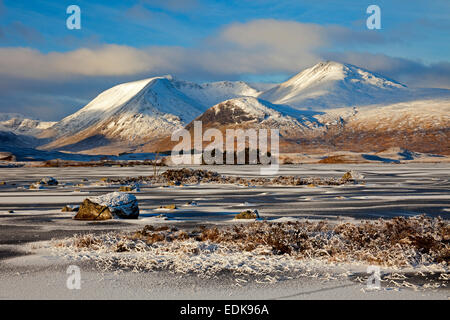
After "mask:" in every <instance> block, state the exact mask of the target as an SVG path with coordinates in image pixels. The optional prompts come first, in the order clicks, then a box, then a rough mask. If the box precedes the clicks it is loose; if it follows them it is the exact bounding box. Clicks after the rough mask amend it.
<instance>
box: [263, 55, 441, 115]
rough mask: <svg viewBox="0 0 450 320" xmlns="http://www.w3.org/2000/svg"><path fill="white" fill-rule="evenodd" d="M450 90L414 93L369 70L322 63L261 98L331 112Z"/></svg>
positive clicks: (410, 98)
mask: <svg viewBox="0 0 450 320" xmlns="http://www.w3.org/2000/svg"><path fill="white" fill-rule="evenodd" d="M448 92H449V90H413V89H409V88H407V87H406V86H405V85H403V84H401V83H398V82H396V81H394V80H390V79H387V78H385V77H382V76H380V75H377V74H375V73H372V72H370V71H368V70H365V69H362V68H359V67H356V66H353V65H349V64H342V63H337V62H333V61H328V62H321V63H318V64H316V65H315V66H313V67H311V68H308V69H306V70H304V71H302V72H300V73H299V74H297V75H295V76H294V77H292V78H290V79H289V80H287V81H286V82H283V83H281V84H280V85H278V86H275V87H273V88H272V89H270V90H267V91H265V92H263V93H261V94H260V95H259V98H261V99H265V100H268V101H271V102H273V103H276V104H287V105H290V106H291V107H294V108H297V109H307V110H315V111H319V110H327V109H331V108H340V107H353V106H355V107H357V106H365V105H377V104H391V103H396V102H402V101H411V100H415V99H419V98H424V97H425V96H428V97H433V96H434V95H435V94H436V93H439V94H445V95H447V96H449V94H448Z"/></svg>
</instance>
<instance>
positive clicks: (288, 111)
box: [139, 97, 324, 152]
mask: <svg viewBox="0 0 450 320" xmlns="http://www.w3.org/2000/svg"><path fill="white" fill-rule="evenodd" d="M311 115H312V114H311V112H308V111H306V112H305V111H301V110H297V109H294V108H291V107H289V106H286V105H275V104H272V103H270V102H268V101H265V100H261V99H258V98H255V97H240V98H234V99H229V100H225V101H222V102H220V103H218V104H216V105H215V106H213V107H211V108H209V109H208V110H206V111H205V112H204V113H203V114H202V115H201V116H199V117H197V118H196V119H194V121H200V122H201V124H202V130H203V132H205V131H206V130H207V129H211V128H214V129H217V130H219V131H221V132H222V133H225V131H226V129H249V128H252V129H278V130H279V132H280V136H281V144H286V142H287V141H286V139H285V137H287V138H288V139H294V138H295V137H300V136H305V135H306V136H311V135H317V132H318V131H320V130H321V129H320V128H321V127H322V128H324V126H323V125H322V124H321V123H320V122H319V121H318V120H317V119H315V118H314V117H312V116H311ZM194 121H192V122H191V123H189V124H188V125H187V126H185V129H186V130H188V131H189V132H190V133H191V136H193V134H194ZM209 143H210V142H208V141H204V142H203V144H204V146H206V145H208V144H209ZM176 144H178V141H171V138H170V136H168V137H166V138H165V139H162V140H161V141H160V142H158V143H157V144H153V143H152V144H146V145H144V146H142V148H141V149H139V151H141V152H156V151H164V152H167V151H170V150H171V148H173V147H174V146H175V145H176Z"/></svg>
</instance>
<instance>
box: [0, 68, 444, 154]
mask: <svg viewBox="0 0 450 320" xmlns="http://www.w3.org/2000/svg"><path fill="white" fill-rule="evenodd" d="M449 101H450V90H445V89H426V90H425V89H423V90H420V89H410V88H408V87H406V86H405V85H403V84H401V83H398V82H396V81H394V80H390V79H387V78H385V77H383V76H381V75H377V74H375V73H372V72H370V71H367V70H364V69H362V68H359V67H356V66H353V65H348V64H341V63H337V62H330V61H329V62H321V63H318V64H317V65H315V66H313V67H311V68H308V69H306V70H304V71H302V72H300V73H299V74H297V75H296V76H294V77H292V78H291V79H289V80H287V81H286V82H283V83H281V84H279V85H276V86H271V88H269V89H268V90H266V91H264V92H260V91H258V90H257V89H255V88H252V87H251V86H250V85H248V84H246V83H245V82H242V81H237V82H229V81H221V82H212V83H205V84H196V83H192V82H187V81H183V80H179V79H174V78H172V77H171V76H162V77H154V78H149V79H144V80H140V81H134V82H129V83H124V84H120V85H117V86H115V87H112V88H110V89H108V90H106V91H104V92H102V93H101V94H99V95H98V96H97V97H96V98H95V99H93V100H92V101H91V102H90V103H89V104H87V105H86V106H85V107H83V108H82V109H80V110H79V111H78V112H76V113H74V114H72V115H70V116H68V117H66V118H64V119H62V120H61V121H59V122H57V123H56V124H54V125H51V124H48V123H38V122H36V123H35V122H32V121H33V120H30V121H31V122H30V121H28V120H26V119H22V118H20V119H22V120H18V119H19V117H14V116H3V118H2V117H1V116H0V125H2V124H3V125H5V123H6V122H7V123H8V125H9V128H14V130H11V129H10V130H9V131H10V132H13V133H16V134H21V135H23V132H29V133H30V135H36V134H37V136H38V137H39V138H40V139H41V140H40V141H44V140H42V139H48V140H45V141H50V142H49V143H47V144H46V145H44V146H41V147H40V148H42V149H47V150H62V151H71V152H81V153H91V154H117V153H119V152H124V151H126V152H137V151H139V152H153V151H168V150H170V145H171V141H170V136H171V134H172V132H174V131H175V130H176V129H179V128H182V127H186V128H188V129H190V126H192V125H191V124H190V123H191V122H192V121H193V120H194V119H197V120H200V121H202V122H203V128H204V129H207V128H213V127H214V128H218V129H220V130H225V129H226V128H240V127H241V128H249V127H254V128H277V129H279V130H280V133H281V138H280V142H281V143H282V145H283V146H284V147H285V150H284V151H285V152H302V151H305V150H306V149H308V150H311V149H314V150H316V149H317V150H320V149H321V148H327V149H329V148H344V149H346V150H347V149H358V148H362V149H370V148H373V149H376V150H380V149H382V148H384V147H403V148H407V149H412V148H411V147H410V145H413V146H414V147H417V151H424V150H425V149H426V150H429V149H432V150H431V151H430V152H434V151H436V150H437V151H438V152H441V153H446V152H447V153H450V147H449V142H448V141H449V140H450V139H448V138H449V128H450V119H449V116H448V114H449V111H450V110H449V104H450V103H449ZM13 119H15V120H13ZM48 126H50V127H48ZM47 127H48V128H47ZM0 128H1V127H0ZM21 128H22V129H21ZM24 128H34V129H33V130H34V131H33V130H28V129H27V130H25V129H24ZM20 130H22V131H23V132H19V131H20ZM9 140H11V139H9ZM424 141H426V143H422V142H424ZM437 143H438V144H439V146H438V147H433V146H436V145H437ZM431 147H433V148H434V149H433V148H431ZM282 149H283V147H282ZM358 150H359V149H358ZM282 151H283V150H282Z"/></svg>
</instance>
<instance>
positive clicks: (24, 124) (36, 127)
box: [0, 113, 56, 136]
mask: <svg viewBox="0 0 450 320" xmlns="http://www.w3.org/2000/svg"><path fill="white" fill-rule="evenodd" d="M55 123H56V122H52V121H40V120H35V119H28V118H26V117H25V116H24V115H22V114H18V113H0V131H7V132H12V133H14V134H19V135H27V136H36V135H38V134H40V133H41V132H42V131H43V130H45V129H47V128H49V127H51V126H52V125H54V124H55Z"/></svg>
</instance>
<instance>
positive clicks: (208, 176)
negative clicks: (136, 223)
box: [108, 168, 356, 186]
mask: <svg viewBox="0 0 450 320" xmlns="http://www.w3.org/2000/svg"><path fill="white" fill-rule="evenodd" d="M348 175H350V176H348ZM354 175H355V173H354V172H353V171H351V172H349V173H346V175H344V177H345V178H344V177H342V178H336V177H324V178H319V177H299V176H278V177H275V178H268V177H257V178H245V177H235V176H223V175H220V174H219V173H217V172H214V171H208V170H201V169H186V168H183V169H170V170H167V171H165V172H163V173H162V174H161V175H158V176H147V177H145V176H141V177H136V178H119V179H108V182H109V183H118V184H122V185H129V184H136V183H139V182H141V183H152V184H166V185H183V184H198V183H216V184H237V185H252V186H267V185H285V186H300V185H304V186H307V185H314V186H316V185H330V186H332V185H342V184H346V183H349V182H354V181H355V180H356V179H355V178H354V177H353V176H354Z"/></svg>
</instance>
